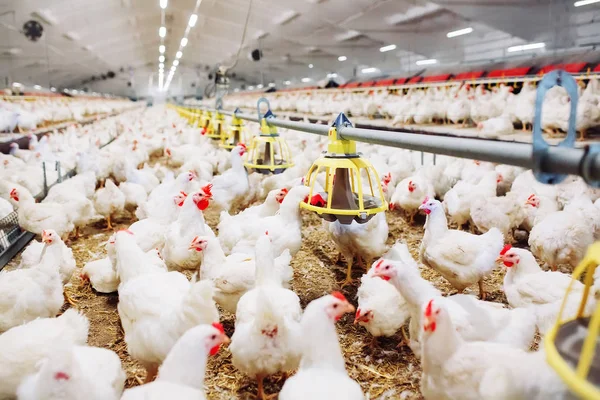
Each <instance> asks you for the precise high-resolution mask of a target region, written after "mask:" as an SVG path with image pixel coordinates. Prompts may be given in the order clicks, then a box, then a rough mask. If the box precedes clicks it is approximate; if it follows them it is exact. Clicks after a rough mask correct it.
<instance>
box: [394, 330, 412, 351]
mask: <svg viewBox="0 0 600 400" xmlns="http://www.w3.org/2000/svg"><path fill="white" fill-rule="evenodd" d="M400 333H401V334H402V340H401V341H400V343H398V346H396V347H397V348H399V349H400V348H402V347H404V346H410V339H409V338H408V334H407V333H406V330H405V329H404V326H402V327H401V328H400Z"/></svg>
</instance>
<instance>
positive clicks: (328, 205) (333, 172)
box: [300, 113, 388, 225]
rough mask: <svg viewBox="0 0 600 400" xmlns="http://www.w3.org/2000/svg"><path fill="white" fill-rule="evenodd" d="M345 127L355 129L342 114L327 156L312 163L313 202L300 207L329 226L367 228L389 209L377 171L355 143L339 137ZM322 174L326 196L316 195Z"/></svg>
mask: <svg viewBox="0 0 600 400" xmlns="http://www.w3.org/2000/svg"><path fill="white" fill-rule="evenodd" d="M343 127H352V123H351V122H350V121H349V120H348V118H346V116H345V115H344V114H343V113H341V114H340V115H338V117H337V118H336V120H335V122H334V123H333V124H332V125H331V127H330V128H329V134H328V136H329V145H328V147H327V152H326V153H325V154H324V155H323V156H322V157H321V158H319V159H317V160H316V161H315V162H314V163H313V165H312V166H311V167H310V169H309V170H308V174H307V175H306V178H305V179H304V182H305V185H306V186H309V187H310V194H309V197H308V198H309V199H310V200H309V202H307V203H306V202H302V203H300V206H301V207H302V208H305V209H307V210H311V211H314V212H316V213H317V214H319V216H320V217H321V218H323V219H324V220H326V221H329V222H334V221H339V222H340V223H341V224H344V225H348V224H351V223H352V221H356V222H357V223H359V224H364V223H365V222H368V221H369V220H370V219H371V218H373V216H374V215H375V214H377V213H380V212H383V211H385V210H387V208H388V205H387V202H386V201H385V197H384V194H383V190H382V188H381V183H380V179H379V176H378V174H377V171H376V170H375V168H374V167H373V165H372V164H371V163H370V162H369V160H367V159H365V158H363V157H361V156H360V154H359V153H357V152H356V142H354V141H352V140H347V139H344V138H343V137H341V136H340V134H339V129H340V128H343ZM320 173H325V192H320V193H315V192H314V187H315V183H316V182H317V177H318V176H319V174H320ZM363 184H364V187H363ZM367 187H368V190H367V192H366V193H365V191H364V189H366V188H367Z"/></svg>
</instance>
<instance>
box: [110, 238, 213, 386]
mask: <svg viewBox="0 0 600 400" xmlns="http://www.w3.org/2000/svg"><path fill="white" fill-rule="evenodd" d="M133 236H134V235H131V234H129V233H127V232H118V233H117V235H116V243H115V247H116V253H117V275H118V276H119V277H120V279H121V285H120V286H119V305H118V307H117V310H118V311H119V316H120V317H121V324H122V325H123V330H124V332H125V342H126V343H127V350H128V352H129V354H131V356H132V357H133V358H135V359H137V360H139V361H140V363H142V365H144V366H145V367H146V371H147V374H146V380H147V381H149V380H152V379H153V378H154V376H155V375H156V372H157V370H158V366H159V365H160V363H161V362H162V361H163V360H164V359H165V357H166V356H167V353H168V352H169V350H170V349H171V347H172V346H173V345H174V344H175V342H176V341H177V339H179V337H180V336H181V335H182V334H183V333H184V332H185V331H186V330H187V329H189V328H191V327H192V326H195V325H198V324H201V323H205V324H206V323H212V322H217V321H218V319H219V313H218V311H217V308H216V306H215V303H214V301H213V294H214V293H213V292H214V289H213V285H212V282H210V281H200V282H194V281H193V282H190V281H188V280H187V278H186V277H185V275H183V274H181V273H179V272H176V271H173V272H165V271H164V270H162V269H160V268H158V267H154V266H149V265H144V264H145V263H144V260H145V259H146V260H147V256H146V255H145V254H144V253H143V252H142V250H141V249H140V248H139V247H138V246H137V244H136V243H135V238H134V237H133ZM146 262H147V261H146ZM157 294H158V295H157Z"/></svg>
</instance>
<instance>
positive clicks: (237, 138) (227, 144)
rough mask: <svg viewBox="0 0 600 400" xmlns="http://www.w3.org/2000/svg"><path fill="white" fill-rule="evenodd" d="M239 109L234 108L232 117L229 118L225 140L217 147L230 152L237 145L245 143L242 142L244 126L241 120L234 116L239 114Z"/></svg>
mask: <svg viewBox="0 0 600 400" xmlns="http://www.w3.org/2000/svg"><path fill="white" fill-rule="evenodd" d="M239 112H240V109H239V108H236V109H235V111H234V112H233V116H232V117H231V123H230V125H229V131H228V132H227V135H226V137H225V139H224V140H223V141H222V142H221V144H220V145H219V146H220V147H221V148H222V149H227V150H231V149H233V148H234V147H235V146H237V145H238V143H245V142H246V140H244V124H243V121H242V119H241V118H238V117H237V116H236V115H235V114H236V113H239Z"/></svg>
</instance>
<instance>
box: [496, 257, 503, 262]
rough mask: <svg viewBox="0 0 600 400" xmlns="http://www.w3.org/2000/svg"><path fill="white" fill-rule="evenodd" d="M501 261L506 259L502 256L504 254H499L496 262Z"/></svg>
mask: <svg viewBox="0 0 600 400" xmlns="http://www.w3.org/2000/svg"><path fill="white" fill-rule="evenodd" d="M501 261H504V257H502V256H498V257H497V258H496V262H501Z"/></svg>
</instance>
